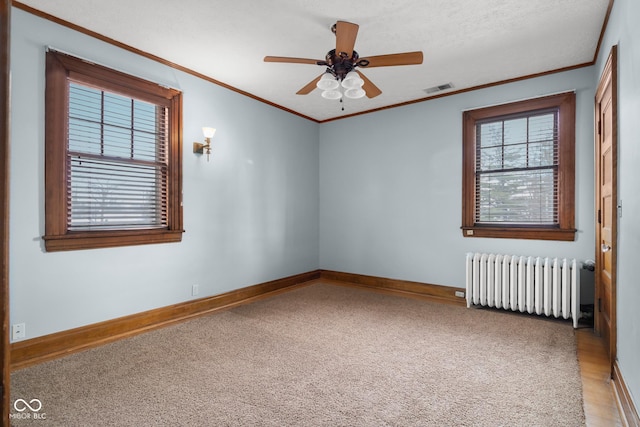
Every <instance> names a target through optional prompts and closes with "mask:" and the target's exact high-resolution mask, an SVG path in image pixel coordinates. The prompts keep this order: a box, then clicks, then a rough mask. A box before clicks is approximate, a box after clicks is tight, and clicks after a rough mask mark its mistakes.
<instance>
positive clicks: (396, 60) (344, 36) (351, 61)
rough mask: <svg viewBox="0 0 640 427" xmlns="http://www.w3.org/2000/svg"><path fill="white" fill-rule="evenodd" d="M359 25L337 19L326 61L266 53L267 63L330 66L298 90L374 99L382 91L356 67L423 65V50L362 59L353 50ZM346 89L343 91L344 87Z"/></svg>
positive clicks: (304, 92)
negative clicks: (333, 39)
mask: <svg viewBox="0 0 640 427" xmlns="http://www.w3.org/2000/svg"><path fill="white" fill-rule="evenodd" d="M358 28H359V27H358V25H357V24H352V23H351V22H345V21H338V22H336V23H335V25H333V26H332V27H331V30H332V31H333V32H334V33H335V35H336V48H335V49H332V50H330V51H329V52H327V55H326V56H325V59H324V60H315V59H307V58H288V57H283V56H265V58H264V61H265V62H285V63H292V64H315V65H320V66H323V67H327V69H326V71H325V72H324V73H323V74H322V75H320V76H318V77H316V78H315V79H314V80H313V81H311V82H310V83H308V84H307V85H306V86H304V87H303V88H302V89H300V90H299V91H298V92H296V93H297V94H298V95H307V94H309V93H311V92H312V91H313V89H315V88H318V89H320V90H322V97H323V98H325V99H340V100H341V99H342V96H343V95H344V96H345V97H347V98H351V99H358V98H362V97H364V96H365V95H366V96H367V97H369V98H374V97H376V96H378V95H380V94H381V93H382V91H381V90H380V89H379V88H378V87H377V86H376V85H374V84H373V83H372V82H371V80H369V79H368V78H366V77H365V76H364V74H362V73H361V72H360V71H356V70H355V68H356V67H360V68H372V67H388V66H395V65H418V64H422V52H419V51H416V52H405V53H394V54H389V55H377V56H370V57H367V58H360V56H359V55H358V52H356V51H355V50H353V48H354V46H355V43H356V36H357V35H358ZM343 89H344V93H343V92H342V90H343Z"/></svg>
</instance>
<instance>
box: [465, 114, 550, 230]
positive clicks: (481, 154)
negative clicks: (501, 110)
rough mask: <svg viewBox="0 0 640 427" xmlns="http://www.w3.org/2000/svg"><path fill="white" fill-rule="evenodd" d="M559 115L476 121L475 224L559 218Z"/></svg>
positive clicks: (544, 222) (546, 221)
mask: <svg viewBox="0 0 640 427" xmlns="http://www.w3.org/2000/svg"><path fill="white" fill-rule="evenodd" d="M558 114H559V112H558V109H551V110H545V111H536V112H531V113H527V114H526V115H519V116H508V117H499V118H490V119H487V120H483V121H478V122H477V123H476V192H475V194H476V203H475V206H476V208H475V221H476V223H480V224H482V223H484V224H503V223H509V224H522V225H550V224H557V223H558V221H559V220H558V165H559V159H558Z"/></svg>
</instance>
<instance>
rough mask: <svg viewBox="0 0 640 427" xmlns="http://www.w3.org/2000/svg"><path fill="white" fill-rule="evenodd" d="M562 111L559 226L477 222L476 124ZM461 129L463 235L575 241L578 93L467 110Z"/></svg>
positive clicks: (560, 125)
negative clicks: (503, 117)
mask: <svg viewBox="0 0 640 427" xmlns="http://www.w3.org/2000/svg"><path fill="white" fill-rule="evenodd" d="M547 108H559V109H560V114H559V116H560V118H559V143H558V144H559V146H558V159H559V177H558V192H559V201H558V202H559V204H558V224H557V225H554V226H519V225H515V226H509V225H486V224H477V223H476V222H475V203H476V201H475V200H476V198H475V191H476V183H475V164H476V121H479V120H483V119H487V118H491V117H499V116H505V115H510V114H518V113H526V112H533V111H536V110H542V109H547ZM462 121H463V125H462V126H463V127H462V134H463V135H462V141H463V148H462V227H461V229H462V235H463V236H464V237H493V238H509V239H537V240H562V241H573V240H575V233H576V231H577V230H576V229H575V93H573V92H567V93H562V94H558V95H550V96H545V97H541V98H536V99H531V100H525V101H519V102H514V103H510V104H504V105H498V106H492V107H485V108H480V109H476V110H469V111H465V112H464V114H463V119H462Z"/></svg>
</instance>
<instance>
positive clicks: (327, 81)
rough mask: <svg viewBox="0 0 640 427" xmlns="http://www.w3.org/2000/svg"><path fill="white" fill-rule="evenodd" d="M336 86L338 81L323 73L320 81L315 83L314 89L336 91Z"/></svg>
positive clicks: (338, 84)
mask: <svg viewBox="0 0 640 427" xmlns="http://www.w3.org/2000/svg"><path fill="white" fill-rule="evenodd" d="M338 86H340V83H338V80H336V78H335V77H333V75H331V74H330V73H324V74H323V75H322V77H320V80H318V83H316V87H317V88H318V89H320V90H328V91H331V90H336V89H338Z"/></svg>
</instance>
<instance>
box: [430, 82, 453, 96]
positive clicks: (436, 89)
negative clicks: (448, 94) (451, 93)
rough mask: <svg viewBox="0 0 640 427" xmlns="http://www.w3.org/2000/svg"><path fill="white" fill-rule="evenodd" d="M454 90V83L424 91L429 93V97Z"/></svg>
mask: <svg viewBox="0 0 640 427" xmlns="http://www.w3.org/2000/svg"><path fill="white" fill-rule="evenodd" d="M452 88H453V84H452V83H445V84H443V85H439V86H434V87H430V88H428V89H425V90H424V91H425V92H427V93H428V94H429V95H431V94H434V93H436V92H441V91H443V90H447V89H452Z"/></svg>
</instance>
